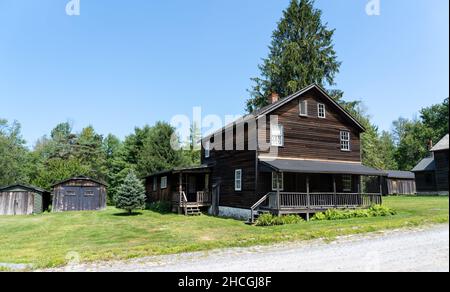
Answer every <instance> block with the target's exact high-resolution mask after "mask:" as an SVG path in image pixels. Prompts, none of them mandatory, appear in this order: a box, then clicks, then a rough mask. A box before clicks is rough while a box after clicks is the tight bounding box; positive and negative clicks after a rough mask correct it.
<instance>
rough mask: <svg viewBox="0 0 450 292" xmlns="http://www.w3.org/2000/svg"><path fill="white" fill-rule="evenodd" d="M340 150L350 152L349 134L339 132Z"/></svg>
mask: <svg viewBox="0 0 450 292" xmlns="http://www.w3.org/2000/svg"><path fill="white" fill-rule="evenodd" d="M341 150H342V151H350V132H348V131H341Z"/></svg>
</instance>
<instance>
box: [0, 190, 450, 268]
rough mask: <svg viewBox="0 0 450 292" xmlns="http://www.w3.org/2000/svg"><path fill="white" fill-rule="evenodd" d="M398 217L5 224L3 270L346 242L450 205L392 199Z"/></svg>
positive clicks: (10, 220) (170, 217)
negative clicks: (269, 222)
mask: <svg viewBox="0 0 450 292" xmlns="http://www.w3.org/2000/svg"><path fill="white" fill-rule="evenodd" d="M385 204H386V205H387V206H388V207H391V208H395V209H396V210H397V211H398V215H396V216H393V217H377V218H362V219H350V220H342V221H323V222H309V223H302V224H298V225H285V226H275V227H255V226H247V225H245V224H243V223H242V222H240V221H236V220H232V219H222V218H214V217H209V216H200V217H185V216H179V215H175V214H159V213H155V212H151V211H143V212H142V214H141V215H138V216H131V217H128V216H123V215H122V214H121V211H118V210H116V209H114V208H109V209H108V210H106V211H102V212H76V213H59V214H44V215H38V216H17V217H10V216H7V217H0V263H15V264H33V265H34V266H35V267H36V268H42V267H52V266H58V265H64V264H66V263H67V261H68V258H69V257H70V256H69V257H68V256H67V255H72V256H73V255H74V254H75V255H77V254H79V256H80V259H81V261H94V260H111V259H126V258H133V257H142V256H149V255H159V254H169V253H180V252H188V251H199V250H208V249H213V248H224V247H238V246H251V245H260V244H270V243H276V242H281V241H291V240H309V239H315V238H326V239H333V238H335V237H336V236H340V235H349V234H356V233H365V232H372V231H377V230H385V229H395V228H403V227H413V226H420V225H425V224H434V223H445V222H448V215H449V201H448V197H389V198H386V199H385Z"/></svg>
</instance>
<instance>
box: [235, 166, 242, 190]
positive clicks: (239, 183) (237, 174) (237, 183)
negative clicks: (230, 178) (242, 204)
mask: <svg viewBox="0 0 450 292" xmlns="http://www.w3.org/2000/svg"><path fill="white" fill-rule="evenodd" d="M234 190H235V191H242V169H236V170H235V172H234Z"/></svg>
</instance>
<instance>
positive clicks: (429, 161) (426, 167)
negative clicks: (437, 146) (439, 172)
mask: <svg viewBox="0 0 450 292" xmlns="http://www.w3.org/2000/svg"><path fill="white" fill-rule="evenodd" d="M435 170H436V163H435V161H434V157H427V158H424V159H422V161H420V162H419V164H417V165H416V167H414V169H413V170H412V172H422V171H435Z"/></svg>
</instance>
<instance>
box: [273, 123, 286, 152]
mask: <svg viewBox="0 0 450 292" xmlns="http://www.w3.org/2000/svg"><path fill="white" fill-rule="evenodd" d="M270 143H271V145H272V146H275V147H283V146H284V127H283V125H279V124H278V125H271V126H270Z"/></svg>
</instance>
